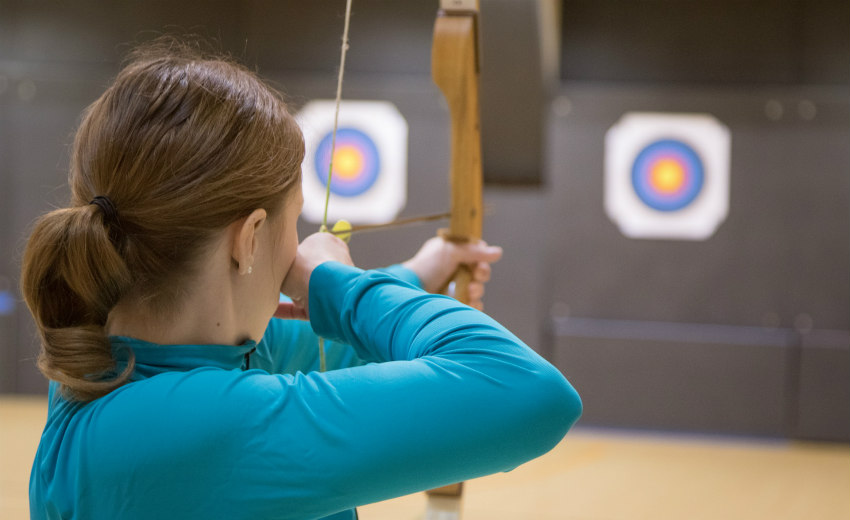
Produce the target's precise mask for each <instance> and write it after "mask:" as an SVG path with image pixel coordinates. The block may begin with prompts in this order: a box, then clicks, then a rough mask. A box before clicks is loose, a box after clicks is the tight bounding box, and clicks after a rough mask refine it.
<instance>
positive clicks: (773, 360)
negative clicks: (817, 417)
mask: <svg viewBox="0 0 850 520" xmlns="http://www.w3.org/2000/svg"><path fill="white" fill-rule="evenodd" d="M553 335H554V342H553V351H552V353H551V356H552V359H553V361H554V362H555V364H556V365H557V366H558V367H559V368H560V369H561V371H563V373H564V374H565V375H566V376H567V378H568V379H569V380H570V382H572V384H573V385H574V386H575V387H576V389H577V390H578V392H579V394H580V395H581V396H582V401H583V402H584V413H583V415H582V419H581V424H585V425H598V426H617V427H629V428H647V429H663V430H667V429H670V430H683V431H704V432H720V433H733V434H744V435H767V436H785V435H788V434H789V433H790V428H789V425H790V421H791V419H792V417H790V415H789V406H788V397H789V396H787V395H786V387H787V383H788V378H789V371H790V370H791V367H792V364H791V363H792V362H793V360H794V357H793V351H792V346H793V335H792V334H790V333H789V332H787V331H770V332H762V331H759V330H757V329H751V328H747V327H712V326H708V327H706V326H703V325H682V324H662V323H646V322H643V323H636V322H615V321H597V320H585V319H573V320H571V319H569V318H567V319H559V320H555V322H554V325H553Z"/></svg>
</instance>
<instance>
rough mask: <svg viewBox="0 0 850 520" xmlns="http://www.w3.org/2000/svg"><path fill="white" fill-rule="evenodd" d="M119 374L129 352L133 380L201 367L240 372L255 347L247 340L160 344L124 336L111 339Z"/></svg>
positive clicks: (253, 343) (125, 363)
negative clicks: (217, 342)
mask: <svg viewBox="0 0 850 520" xmlns="http://www.w3.org/2000/svg"><path fill="white" fill-rule="evenodd" d="M109 341H110V343H111V344H112V352H113V355H114V356H115V360H116V361H117V363H118V367H117V369H118V372H119V373H120V372H121V370H122V368H123V367H124V366H126V365H127V361H128V359H129V351H130V350H132V352H133V354H134V356H135V363H136V366H135V370H134V375H135V376H136V377H142V378H147V377H151V376H154V375H156V374H159V373H162V372H186V371H189V370H192V369H195V368H200V367H213V368H221V369H225V370H234V369H241V368H244V366H245V360H246V356H249V355H250V354H251V353H252V352H254V350H255V349H256V348H257V343H256V342H255V341H253V340H247V341H245V343H243V344H241V345H161V344H158V343H150V342H147V341H142V340H140V339H136V338H128V337H126V336H110V337H109Z"/></svg>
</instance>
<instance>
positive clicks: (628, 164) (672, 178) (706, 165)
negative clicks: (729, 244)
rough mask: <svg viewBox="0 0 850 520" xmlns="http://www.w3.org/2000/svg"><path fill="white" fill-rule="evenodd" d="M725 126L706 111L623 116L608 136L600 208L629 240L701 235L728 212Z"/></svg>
mask: <svg viewBox="0 0 850 520" xmlns="http://www.w3.org/2000/svg"><path fill="white" fill-rule="evenodd" d="M729 147H730V135H729V129H728V128H726V126H725V125H723V124H722V123H720V122H719V121H717V119H715V118H714V117H712V116H710V115H705V114H661V113H639V112H632V113H628V114H625V115H624V116H623V117H622V118H621V119H620V121H618V122H617V123H616V124H615V125H614V126H612V127H611V128H610V129H609V130H608V133H607V134H606V136H605V211H606V213H607V214H608V217H609V218H610V219H611V220H612V221H614V223H616V224H617V226H618V227H619V228H620V231H621V232H622V233H623V234H624V235H626V236H627V237H629V238H651V239H671V240H706V239H708V238H709V237H711V235H713V234H714V232H715V231H716V230H717V227H718V226H719V225H720V224H721V223H722V222H723V221H724V220H725V219H726V215H727V213H728V212H729Z"/></svg>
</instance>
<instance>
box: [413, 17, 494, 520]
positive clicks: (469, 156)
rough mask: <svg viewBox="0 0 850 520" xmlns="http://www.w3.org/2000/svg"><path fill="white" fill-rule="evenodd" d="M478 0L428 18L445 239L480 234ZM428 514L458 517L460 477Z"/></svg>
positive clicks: (463, 295) (434, 495)
mask: <svg viewBox="0 0 850 520" xmlns="http://www.w3.org/2000/svg"><path fill="white" fill-rule="evenodd" d="M478 73H479V49H478V0H441V1H440V10H439V11H438V13H437V20H436V22H435V24H434V43H433V48H432V52H431V74H432V76H433V78H434V83H436V84H437V86H438V87H439V88H440V90H441V91H442V93H443V96H444V97H445V98H446V102H447V103H448V107H449V113H450V114H451V125H452V132H451V136H452V137H451V139H452V140H451V171H450V177H451V220H450V223H449V228H448V229H447V230H442V232H441V234H442V235H443V237H444V238H446V239H447V240H451V241H455V242H470V241H475V240H479V239H480V238H481V227H482V220H483V205H482V196H481V185H482V172H481V126H480V115H479V108H478ZM471 279H472V270H471V268H469V267H467V266H461V267H460V268H459V269H458V271H457V272H456V273H455V274H454V276H453V282H454V296H455V298H457V300H459V301H460V302H462V303H469V289H468V287H469V282H470V281H471ZM427 494H428V510H427V511H426V520H429V519H437V518H440V519H445V520H449V519H457V518H460V505H461V497H462V494H463V483H462V482H461V483H458V484H452V485H450V486H445V487H442V488H438V489H432V490H430V491H428V492H427Z"/></svg>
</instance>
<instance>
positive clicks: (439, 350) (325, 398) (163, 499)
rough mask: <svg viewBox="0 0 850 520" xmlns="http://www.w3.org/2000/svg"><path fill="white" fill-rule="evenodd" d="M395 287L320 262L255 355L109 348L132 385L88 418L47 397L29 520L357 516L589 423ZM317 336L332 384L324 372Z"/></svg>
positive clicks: (538, 369) (457, 322)
mask: <svg viewBox="0 0 850 520" xmlns="http://www.w3.org/2000/svg"><path fill="white" fill-rule="evenodd" d="M402 278H406V279H407V280H408V281H410V282H416V280H415V275H413V274H412V273H410V272H409V271H406V270H404V269H403V268H400V267H397V268H395V270H394V272H389V273H388V272H380V271H361V270H359V269H356V268H353V267H348V266H343V265H341V264H338V263H333V262H328V263H325V264H322V265H321V266H319V267H318V268H317V269H316V270H315V271H314V273H313V275H312V277H311V279H310V288H309V305H310V324H309V326H308V325H307V324H306V323H305V322H294V321H284V320H278V319H273V320H271V323H270V324H269V327H268V329H267V331H266V334H265V336H264V337H263V339H262V341H261V342H260V343H257V344H255V343H253V342H247V343H245V344H243V345H239V346H233V345H154V344H151V343H146V342H143V341H139V340H135V339H130V338H122V337H113V338H112V341H113V350H114V351H115V353H116V357H118V358H119V366H120V363H121V362H120V359H125V360H126V358H127V357H126V356H127V349H128V348H131V349H132V350H133V352H134V354H135V359H136V370H135V372H134V376H133V379H132V381H131V382H130V383H128V384H126V385H124V386H122V387H121V388H119V389H117V390H114V391H113V392H111V393H110V394H108V395H106V396H104V397H102V398H100V399H97V400H95V401H92V402H90V403H74V402H69V401H66V400H64V399H62V398H61V397H60V396H59V394H58V392H56V388H55V384H51V395H50V406H49V411H48V418H47V425H46V426H45V430H44V433H43V435H42V438H41V443H40V445H39V448H38V453H37V455H36V459H35V462H34V465H33V470H32V475H31V478H30V507H31V517H32V518H33V519H48V518H49V519H55V518H69V519H70V518H77V519H92V520H95V519H116V518H120V519H123V520H130V519H137V518H138V519H142V518H144V519H149V518H205V519H206V518H227V519H241V518H245V519H249V518H250V519H259V518H263V519H266V518H268V519H272V518H274V519H278V518H279V519H307V518H323V517H329V516H332V517H333V518H334V519H337V518H354V517H355V515H356V513H355V510H354V508H355V507H356V506H358V505H363V504H368V503H371V502H375V501H379V500H384V499H387V498H391V497H396V496H400V495H404V494H407V493H411V492H415V491H420V490H424V489H429V488H433V487H437V486H441V485H446V484H450V483H453V482H458V481H462V480H467V479H471V478H475V477H479V476H482V475H487V474H490V473H494V472H499V471H508V470H510V469H513V468H514V467H516V466H518V465H520V464H522V463H523V462H526V461H528V460H530V459H533V458H535V457H537V456H539V455H542V454H543V453H545V452H547V451H548V450H550V449H551V448H552V447H554V446H555V445H556V444H557V443H558V442H559V441H560V440H561V439H562V438H563V436H564V435H565V434H566V432H567V430H568V429H569V428H570V426H571V425H572V424H573V423H574V422H575V421H576V420H577V419H578V416H579V415H580V413H581V401H580V400H579V397H578V395H577V394H576V392H575V391H574V390H573V388H572V387H571V386H570V385H569V383H568V382H567V381H566V380H565V379H564V377H563V376H562V375H561V374H560V372H559V371H558V370H557V369H555V368H554V367H553V366H552V365H550V364H549V363H547V362H546V361H545V360H543V359H542V358H541V357H540V356H538V355H537V354H536V353H534V351H532V350H531V349H530V348H529V347H527V346H526V345H524V344H523V343H522V342H521V341H520V340H519V339H517V338H516V337H515V336H514V335H512V334H511V333H510V332H508V331H507V330H506V329H504V328H503V327H502V326H501V325H499V324H498V323H496V322H495V321H493V320H492V319H490V318H488V317H487V316H486V315H485V314H483V313H480V312H478V311H476V310H474V309H471V308H470V307H467V306H465V305H462V304H459V303H458V302H456V301H454V300H452V299H450V298H447V297H443V296H438V295H431V294H427V293H425V292H424V291H422V290H421V289H420V288H418V287H416V286H415V285H414V284H410V283H406V282H405V281H403V280H402ZM310 327H311V328H312V330H310ZM316 334H318V335H321V336H323V337H326V338H329V339H330V340H333V341H334V342H335V343H333V344H331V345H330V347H329V349H330V352H329V359H330V365H331V366H334V367H335V369H333V370H329V371H327V372H324V373H319V372H317V371H315V368H316V358H315V352H316V351H317V347H316V341H317V340H316ZM305 353H308V354H305ZM341 367H346V368H341Z"/></svg>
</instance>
